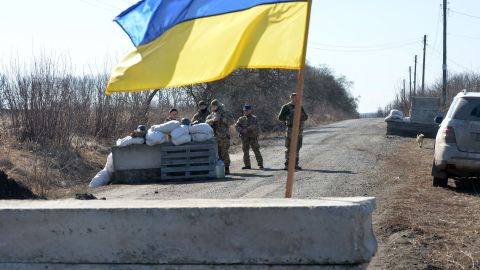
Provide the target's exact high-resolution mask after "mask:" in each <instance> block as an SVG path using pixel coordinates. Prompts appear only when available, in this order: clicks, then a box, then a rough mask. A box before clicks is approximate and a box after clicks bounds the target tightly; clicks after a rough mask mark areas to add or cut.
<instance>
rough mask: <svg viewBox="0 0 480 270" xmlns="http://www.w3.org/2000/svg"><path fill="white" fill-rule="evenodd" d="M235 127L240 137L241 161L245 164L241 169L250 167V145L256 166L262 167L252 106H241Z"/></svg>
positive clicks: (255, 119)
mask: <svg viewBox="0 0 480 270" xmlns="http://www.w3.org/2000/svg"><path fill="white" fill-rule="evenodd" d="M235 127H236V128H237V131H238V134H239V135H240V138H241V139H242V150H243V163H244V164H245V166H244V167H242V170H246V169H251V168H252V165H251V163H250V146H251V147H252V150H253V153H254V154H255V158H256V159H257V164H258V167H259V168H260V169H263V158H262V154H261V153H260V145H259V144H258V134H259V132H260V127H259V126H258V120H257V117H256V116H255V115H253V114H252V106H250V105H245V106H243V116H241V117H240V118H238V120H237V123H235Z"/></svg>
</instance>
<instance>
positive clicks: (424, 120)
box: [410, 109, 438, 125]
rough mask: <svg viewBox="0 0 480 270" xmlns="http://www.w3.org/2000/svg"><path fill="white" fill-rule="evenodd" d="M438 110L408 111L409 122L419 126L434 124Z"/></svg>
mask: <svg viewBox="0 0 480 270" xmlns="http://www.w3.org/2000/svg"><path fill="white" fill-rule="evenodd" d="M437 114H438V110H414V109H412V110H410V121H411V122H412V123H419V124H432V125H433V124H435V117H436V116H437Z"/></svg>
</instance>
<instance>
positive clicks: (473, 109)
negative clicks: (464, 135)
mask: <svg viewBox="0 0 480 270" xmlns="http://www.w3.org/2000/svg"><path fill="white" fill-rule="evenodd" d="M452 118H453V119H458V120H467V121H480V98H473V97H470V98H469V97H462V98H459V99H458V104H457V106H456V107H455V108H454V110H453V115H452Z"/></svg>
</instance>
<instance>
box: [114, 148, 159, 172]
mask: <svg viewBox="0 0 480 270" xmlns="http://www.w3.org/2000/svg"><path fill="white" fill-rule="evenodd" d="M161 147H162V145H155V146H148V145H146V144H138V145H129V146H125V147H118V146H115V147H112V155H113V168H114V169H115V171H121V170H140V169H154V168H160V167H161V165H162V154H161Z"/></svg>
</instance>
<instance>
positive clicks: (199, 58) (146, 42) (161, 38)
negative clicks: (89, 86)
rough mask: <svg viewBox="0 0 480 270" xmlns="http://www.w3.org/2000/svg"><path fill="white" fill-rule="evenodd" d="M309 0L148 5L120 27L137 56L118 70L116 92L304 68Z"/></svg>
mask: <svg viewBox="0 0 480 270" xmlns="http://www.w3.org/2000/svg"><path fill="white" fill-rule="evenodd" d="M307 12H308V2H307V1H306V0H298V1H294V0H143V1H140V2H139V3H137V4H136V5H134V6H132V7H130V8H129V9H127V10H126V11H124V12H123V13H121V14H120V15H119V16H118V17H117V18H116V19H115V21H116V22H117V23H118V24H119V25H120V26H121V27H122V28H123V29H124V30H125V32H126V33H127V34H128V35H129V37H130V39H131V40H132V42H133V44H134V45H135V46H136V50H135V51H133V52H132V53H130V54H128V55H127V56H125V57H124V58H123V60H121V61H120V63H118V64H117V66H116V67H115V68H114V69H113V71H112V74H111V78H110V81H109V83H108V86H107V95H109V94H110V93H112V92H127V91H141V90H148V89H158V88H167V87H178V86H184V85H190V84H195V83H202V82H210V81H215V80H219V79H221V78H224V77H226V76H228V75H229V74H230V73H231V72H233V71H234V70H235V69H237V68H285V69H299V68H301V67H302V66H303V65H304V63H303V62H304V59H303V58H304V40H305V38H306V31H305V29H306V26H307V25H306V24H307V23H308V22H307V18H308V17H307Z"/></svg>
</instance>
